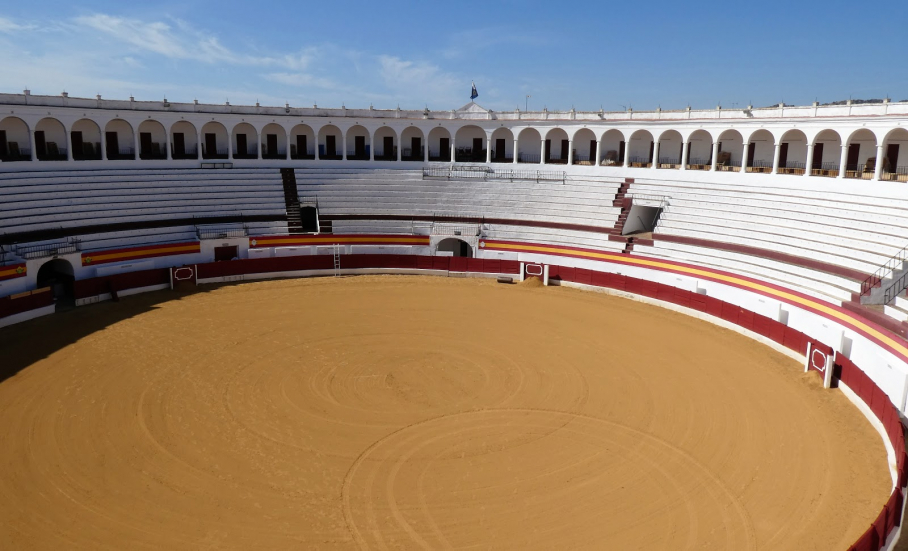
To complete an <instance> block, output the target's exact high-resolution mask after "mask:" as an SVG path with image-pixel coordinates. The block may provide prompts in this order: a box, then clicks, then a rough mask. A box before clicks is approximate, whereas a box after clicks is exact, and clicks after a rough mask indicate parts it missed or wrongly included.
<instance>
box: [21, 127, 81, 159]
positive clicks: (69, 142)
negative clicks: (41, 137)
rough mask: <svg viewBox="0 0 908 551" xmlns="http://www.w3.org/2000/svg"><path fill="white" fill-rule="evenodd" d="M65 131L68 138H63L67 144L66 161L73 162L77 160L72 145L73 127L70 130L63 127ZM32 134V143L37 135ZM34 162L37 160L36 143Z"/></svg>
mask: <svg viewBox="0 0 908 551" xmlns="http://www.w3.org/2000/svg"><path fill="white" fill-rule="evenodd" d="M63 131H64V132H66V136H64V137H63V141H64V142H65V143H66V160H67V161H72V160H74V159H75V157H73V155H75V152H74V151H73V144H72V141H73V132H72V127H70V128H66V127H63ZM31 134H32V138H31V139H32V141H33V142H34V139H35V133H34V132H32V133H31ZM32 160H33V161H34V160H35V146H34V143H33V144H32Z"/></svg>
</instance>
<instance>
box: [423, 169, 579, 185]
mask: <svg viewBox="0 0 908 551" xmlns="http://www.w3.org/2000/svg"><path fill="white" fill-rule="evenodd" d="M422 177H423V179H426V178H444V179H446V180H508V181H514V180H531V181H535V182H543V181H548V182H561V183H564V182H565V180H566V179H567V173H566V172H554V171H546V170H493V169H491V168H487V167H482V166H429V167H423V169H422Z"/></svg>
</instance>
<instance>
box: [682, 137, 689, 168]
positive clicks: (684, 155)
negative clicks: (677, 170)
mask: <svg viewBox="0 0 908 551" xmlns="http://www.w3.org/2000/svg"><path fill="white" fill-rule="evenodd" d="M687 144H688V142H681V170H687Z"/></svg>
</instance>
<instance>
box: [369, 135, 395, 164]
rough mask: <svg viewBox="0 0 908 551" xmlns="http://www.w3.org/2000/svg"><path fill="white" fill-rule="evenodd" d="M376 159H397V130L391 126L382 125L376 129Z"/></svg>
mask: <svg viewBox="0 0 908 551" xmlns="http://www.w3.org/2000/svg"><path fill="white" fill-rule="evenodd" d="M374 142H375V160H376V161H396V160H397V132H395V131H394V129H393V128H391V127H389V126H382V127H380V128H378V129H377V130H376V131H375V138H374Z"/></svg>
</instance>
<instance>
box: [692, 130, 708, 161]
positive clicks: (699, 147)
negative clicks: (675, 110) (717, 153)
mask: <svg viewBox="0 0 908 551" xmlns="http://www.w3.org/2000/svg"><path fill="white" fill-rule="evenodd" d="M687 141H688V143H690V154H689V155H688V159H687V162H688V163H690V164H694V161H700V164H706V161H708V160H709V156H710V155H712V148H713V139H712V137H710V135H709V134H708V133H706V132H704V131H697V132H694V133H692V134H691V135H690V137H688V138H687Z"/></svg>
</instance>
